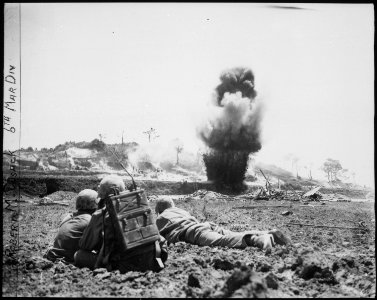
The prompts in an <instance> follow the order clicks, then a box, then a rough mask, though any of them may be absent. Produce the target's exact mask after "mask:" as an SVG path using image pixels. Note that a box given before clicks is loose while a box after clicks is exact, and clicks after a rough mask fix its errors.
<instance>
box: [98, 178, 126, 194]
mask: <svg viewBox="0 0 377 300" xmlns="http://www.w3.org/2000/svg"><path fill="white" fill-rule="evenodd" d="M113 188H116V189H118V191H119V192H123V191H125V190H126V187H125V185H124V182H123V179H122V178H121V177H120V176H118V175H108V176H106V177H104V178H103V179H102V180H101V182H100V184H99V186H98V197H99V198H101V199H104V198H106V197H107V196H108V195H110V194H112V193H113Z"/></svg>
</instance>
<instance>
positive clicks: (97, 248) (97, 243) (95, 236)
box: [75, 175, 167, 272]
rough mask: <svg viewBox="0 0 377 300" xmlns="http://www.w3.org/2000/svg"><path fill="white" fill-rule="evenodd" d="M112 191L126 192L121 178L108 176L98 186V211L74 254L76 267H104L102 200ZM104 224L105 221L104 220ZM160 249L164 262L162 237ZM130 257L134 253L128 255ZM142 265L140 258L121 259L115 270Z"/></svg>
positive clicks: (163, 241) (164, 251)
mask: <svg viewBox="0 0 377 300" xmlns="http://www.w3.org/2000/svg"><path fill="white" fill-rule="evenodd" d="M114 189H117V190H118V191H119V192H123V191H125V190H126V188H125V184H124V182H123V180H122V178H121V177H119V176H117V175H109V176H106V177H104V178H103V179H102V180H101V182H100V184H99V186H98V196H99V198H100V200H99V203H98V210H97V211H95V212H94V213H93V216H92V219H91V221H90V224H89V225H88V227H87V228H86V230H85V231H84V233H83V236H82V238H81V240H80V242H79V246H80V250H78V251H77V252H76V254H75V264H76V266H78V267H87V268H90V269H95V268H97V267H106V266H105V265H103V262H104V261H105V260H106V259H105V257H103V256H102V251H101V250H102V249H103V220H104V218H105V217H104V211H105V210H106V207H105V205H104V199H105V198H106V197H107V196H109V195H111V194H113V193H114ZM105 223H106V220H105ZM160 247H161V259H162V261H165V260H166V259H167V245H166V241H165V239H164V238H163V237H161V240H160ZM129 254H130V255H132V254H134V253H129ZM141 263H142V258H140V257H139V258H138V257H134V259H133V261H128V260H127V258H125V259H121V260H119V262H118V264H119V265H118V266H117V268H118V269H120V270H121V271H122V272H123V271H126V269H127V268H131V269H133V270H137V269H138V266H137V264H141ZM119 266H120V267H119Z"/></svg>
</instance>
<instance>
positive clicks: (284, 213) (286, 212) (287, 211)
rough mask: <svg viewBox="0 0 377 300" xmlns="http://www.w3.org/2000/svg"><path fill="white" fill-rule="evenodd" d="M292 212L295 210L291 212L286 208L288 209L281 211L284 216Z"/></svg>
mask: <svg viewBox="0 0 377 300" xmlns="http://www.w3.org/2000/svg"><path fill="white" fill-rule="evenodd" d="M291 214H293V212H291V211H290V210H286V211H283V212H282V213H281V215H282V216H288V215H291Z"/></svg>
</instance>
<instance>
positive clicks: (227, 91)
mask: <svg viewBox="0 0 377 300" xmlns="http://www.w3.org/2000/svg"><path fill="white" fill-rule="evenodd" d="M220 80H221V83H220V84H219V85H218V86H217V87H216V89H215V101H214V112H213V114H211V116H210V117H209V118H208V120H207V122H206V124H205V125H204V126H202V127H201V128H199V132H198V133H199V136H200V138H201V139H202V140H203V141H204V142H205V144H206V145H207V146H208V147H209V151H208V152H207V153H206V154H204V155H203V160H204V163H205V166H206V172H207V178H208V180H213V181H214V182H215V183H217V184H221V185H228V186H230V187H231V188H232V189H233V190H237V189H239V188H240V187H241V186H242V183H243V180H244V179H245V173H246V170H247V162H248V157H249V154H251V153H255V152H257V151H259V150H260V149H261V147H262V146H261V142H260V123H261V116H262V110H261V106H260V105H259V104H258V103H257V102H255V101H254V99H255V97H256V95H257V92H256V91H255V89H254V74H253V72H252V71H251V70H250V69H246V68H234V69H230V70H228V71H225V72H223V73H222V74H221V76H220Z"/></svg>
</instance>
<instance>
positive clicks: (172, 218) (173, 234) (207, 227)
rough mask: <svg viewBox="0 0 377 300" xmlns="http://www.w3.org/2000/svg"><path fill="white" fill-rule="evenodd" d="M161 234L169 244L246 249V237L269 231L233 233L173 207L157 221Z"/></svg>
mask: <svg viewBox="0 0 377 300" xmlns="http://www.w3.org/2000/svg"><path fill="white" fill-rule="evenodd" d="M156 224H157V227H158V229H159V231H160V234H161V235H162V236H163V237H164V238H165V239H166V240H167V241H168V242H169V243H176V242H179V241H184V242H187V243H190V244H194V245H199V246H211V247H217V246H218V247H229V248H245V247H247V246H249V243H247V239H245V237H247V236H249V237H252V236H258V235H262V234H267V233H268V232H267V231H257V230H250V231H244V232H233V231H230V230H226V229H224V228H221V227H220V226H217V225H216V224H213V223H208V222H204V223H200V222H199V221H198V220H197V219H196V218H195V217H193V216H192V215H191V214H190V213H189V212H187V211H185V210H183V209H181V208H178V207H171V208H168V209H165V210H164V211H163V212H162V213H161V214H159V215H158V217H157V220H156Z"/></svg>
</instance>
